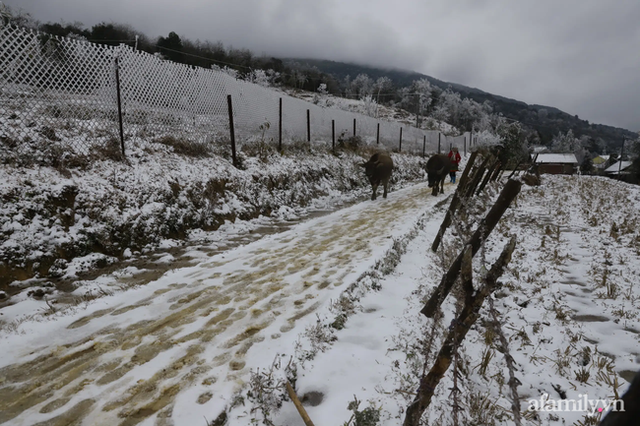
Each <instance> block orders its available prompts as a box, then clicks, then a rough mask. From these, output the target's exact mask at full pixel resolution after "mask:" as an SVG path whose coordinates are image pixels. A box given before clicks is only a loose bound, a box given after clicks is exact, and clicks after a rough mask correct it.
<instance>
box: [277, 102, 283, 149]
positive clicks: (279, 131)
mask: <svg viewBox="0 0 640 426" xmlns="http://www.w3.org/2000/svg"><path fill="white" fill-rule="evenodd" d="M279 110H280V112H279V118H278V151H282V98H280V108H279Z"/></svg>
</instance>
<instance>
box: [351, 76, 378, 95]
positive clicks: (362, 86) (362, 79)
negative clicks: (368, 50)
mask: <svg viewBox="0 0 640 426" xmlns="http://www.w3.org/2000/svg"><path fill="white" fill-rule="evenodd" d="M351 92H352V93H353V94H354V95H355V96H356V97H357V98H358V99H364V98H365V97H366V96H371V94H372V93H373V80H372V79H371V77H369V76H368V75H367V74H358V76H357V77H356V78H354V79H353V81H352V82H351Z"/></svg>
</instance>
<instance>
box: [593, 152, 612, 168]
mask: <svg viewBox="0 0 640 426" xmlns="http://www.w3.org/2000/svg"><path fill="white" fill-rule="evenodd" d="M609 158H611V156H610V155H608V154H607V155H605V154H602V155H598V156H597V157H595V158H594V159H593V160H591V161H592V162H593V167H594V168H596V169H598V170H604V169H605V167H606V166H607V161H609Z"/></svg>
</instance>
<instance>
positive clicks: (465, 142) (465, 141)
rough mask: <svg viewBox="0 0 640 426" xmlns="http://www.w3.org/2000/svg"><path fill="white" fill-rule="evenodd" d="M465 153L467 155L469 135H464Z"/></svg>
mask: <svg viewBox="0 0 640 426" xmlns="http://www.w3.org/2000/svg"><path fill="white" fill-rule="evenodd" d="M464 155H467V137H466V136H465V137H464Z"/></svg>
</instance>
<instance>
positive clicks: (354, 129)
mask: <svg viewBox="0 0 640 426" xmlns="http://www.w3.org/2000/svg"><path fill="white" fill-rule="evenodd" d="M353 137H354V138H355V137H356V119H355V118H354V119H353Z"/></svg>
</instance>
